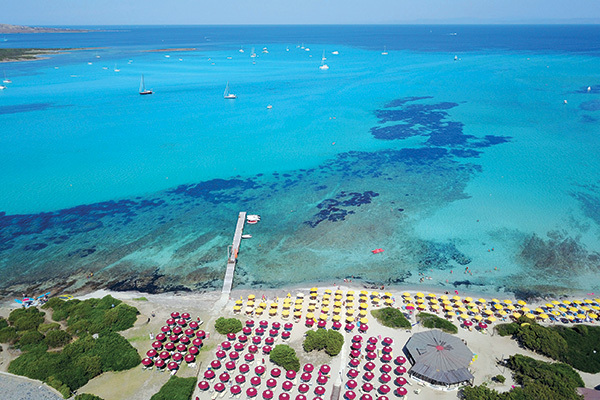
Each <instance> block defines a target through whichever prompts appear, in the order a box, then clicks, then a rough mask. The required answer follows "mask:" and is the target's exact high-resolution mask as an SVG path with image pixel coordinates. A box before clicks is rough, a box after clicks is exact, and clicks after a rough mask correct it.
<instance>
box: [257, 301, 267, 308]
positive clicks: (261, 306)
mask: <svg viewBox="0 0 600 400" xmlns="http://www.w3.org/2000/svg"><path fill="white" fill-rule="evenodd" d="M258 306H259V307H260V308H267V303H265V302H264V301H262V302H260V303H258Z"/></svg>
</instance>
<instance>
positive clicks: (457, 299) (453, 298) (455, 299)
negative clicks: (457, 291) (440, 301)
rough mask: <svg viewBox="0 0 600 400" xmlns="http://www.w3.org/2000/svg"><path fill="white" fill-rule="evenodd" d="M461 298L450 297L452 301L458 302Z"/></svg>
mask: <svg viewBox="0 0 600 400" xmlns="http://www.w3.org/2000/svg"><path fill="white" fill-rule="evenodd" d="M460 299H461V297H460V296H454V297H452V300H454V301H460Z"/></svg>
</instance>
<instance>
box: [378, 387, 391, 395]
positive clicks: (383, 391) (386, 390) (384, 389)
mask: <svg viewBox="0 0 600 400" xmlns="http://www.w3.org/2000/svg"><path fill="white" fill-rule="evenodd" d="M390 390H391V389H390V387H389V386H388V385H381V386H379V393H381V394H388V393H389V392H390Z"/></svg>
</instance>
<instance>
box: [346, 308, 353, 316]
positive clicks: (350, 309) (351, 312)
mask: <svg viewBox="0 0 600 400" xmlns="http://www.w3.org/2000/svg"><path fill="white" fill-rule="evenodd" d="M352 314H354V308H349V309H347V310H346V315H352Z"/></svg>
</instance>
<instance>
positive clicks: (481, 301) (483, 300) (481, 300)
mask: <svg viewBox="0 0 600 400" xmlns="http://www.w3.org/2000/svg"><path fill="white" fill-rule="evenodd" d="M477 301H478V302H480V303H481V304H485V303H486V300H485V299H484V298H483V297H482V298H480V299H479V300H477Z"/></svg>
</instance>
